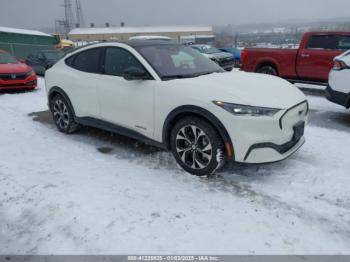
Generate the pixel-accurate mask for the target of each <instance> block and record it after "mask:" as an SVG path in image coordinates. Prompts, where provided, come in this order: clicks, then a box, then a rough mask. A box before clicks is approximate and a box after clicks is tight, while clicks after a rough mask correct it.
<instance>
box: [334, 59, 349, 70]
mask: <svg viewBox="0 0 350 262" xmlns="http://www.w3.org/2000/svg"><path fill="white" fill-rule="evenodd" d="M346 68H348V66H347V65H346V64H345V63H344V62H343V61H339V60H335V61H334V65H333V70H337V71H340V70H343V69H346Z"/></svg>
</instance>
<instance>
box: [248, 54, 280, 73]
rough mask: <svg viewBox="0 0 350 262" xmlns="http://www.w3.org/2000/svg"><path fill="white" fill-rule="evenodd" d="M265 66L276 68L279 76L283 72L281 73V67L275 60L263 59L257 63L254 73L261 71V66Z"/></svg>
mask: <svg viewBox="0 0 350 262" xmlns="http://www.w3.org/2000/svg"><path fill="white" fill-rule="evenodd" d="M264 64H271V65H273V66H275V67H276V69H277V72H278V74H280V72H281V71H280V65H279V63H278V61H277V60H276V59H274V58H267V57H262V58H260V59H259V60H257V61H256V66H255V69H254V72H256V71H257V70H258V69H259V67H261V65H264Z"/></svg>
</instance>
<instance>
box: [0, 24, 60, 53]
mask: <svg viewBox="0 0 350 262" xmlns="http://www.w3.org/2000/svg"><path fill="white" fill-rule="evenodd" d="M58 43H59V39H57V38H56V37H54V36H52V35H49V34H45V33H42V32H39V31H33V30H24V29H16V28H9V27H1V26H0V49H2V50H6V51H8V52H9V53H11V54H12V55H13V56H15V57H17V58H23V59H25V58H27V56H28V55H29V54H30V53H33V52H34V51H38V50H48V49H54V48H55V45H57V44H58Z"/></svg>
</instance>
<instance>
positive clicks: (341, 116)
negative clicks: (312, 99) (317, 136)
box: [309, 109, 350, 132]
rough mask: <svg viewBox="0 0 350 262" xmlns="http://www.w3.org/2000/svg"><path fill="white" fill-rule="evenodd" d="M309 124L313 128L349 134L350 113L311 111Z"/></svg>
mask: <svg viewBox="0 0 350 262" xmlns="http://www.w3.org/2000/svg"><path fill="white" fill-rule="evenodd" d="M309 124H310V125H311V126H317V127H324V128H327V129H335V130H339V131H346V132H349V131H350V112H349V111H339V112H338V111H320V110H314V109H311V110H310V113H309Z"/></svg>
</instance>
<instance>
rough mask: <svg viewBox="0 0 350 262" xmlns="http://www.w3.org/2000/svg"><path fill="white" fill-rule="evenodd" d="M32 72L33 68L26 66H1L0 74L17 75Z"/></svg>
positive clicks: (19, 64)
mask: <svg viewBox="0 0 350 262" xmlns="http://www.w3.org/2000/svg"><path fill="white" fill-rule="evenodd" d="M30 70H32V68H31V67H29V66H27V65H26V64H22V63H18V64H0V74H15V73H26V72H28V71H30Z"/></svg>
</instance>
